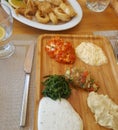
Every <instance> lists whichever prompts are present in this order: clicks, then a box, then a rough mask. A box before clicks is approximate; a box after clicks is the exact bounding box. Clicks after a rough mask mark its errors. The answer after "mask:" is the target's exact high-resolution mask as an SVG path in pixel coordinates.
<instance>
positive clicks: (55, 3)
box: [47, 0, 63, 6]
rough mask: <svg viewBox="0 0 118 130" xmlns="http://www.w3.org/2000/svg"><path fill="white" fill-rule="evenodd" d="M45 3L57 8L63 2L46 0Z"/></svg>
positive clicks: (61, 0) (60, 0)
mask: <svg viewBox="0 0 118 130" xmlns="http://www.w3.org/2000/svg"><path fill="white" fill-rule="evenodd" d="M47 1H48V2H50V3H51V4H53V5H56V6H59V5H60V4H61V3H62V2H63V0H47Z"/></svg>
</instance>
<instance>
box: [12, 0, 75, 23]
mask: <svg viewBox="0 0 118 130" xmlns="http://www.w3.org/2000/svg"><path fill="white" fill-rule="evenodd" d="M20 2H21V3H23V2H24V3H25V7H22V6H21V7H19V8H16V7H14V6H13V7H14V8H16V9H15V11H16V13H17V14H21V15H23V16H25V17H26V18H28V19H31V20H36V21H38V22H39V23H43V24H47V23H49V22H52V23H53V24H58V23H59V22H60V21H61V22H67V21H69V20H71V19H72V18H73V17H75V16H76V12H75V10H74V9H73V7H72V6H71V5H70V4H69V3H68V2H67V1H65V0H24V1H20ZM11 5H12V4H11Z"/></svg>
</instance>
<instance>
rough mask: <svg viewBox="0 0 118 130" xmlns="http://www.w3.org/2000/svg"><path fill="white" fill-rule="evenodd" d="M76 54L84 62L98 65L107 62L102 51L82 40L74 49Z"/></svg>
mask: <svg viewBox="0 0 118 130" xmlns="http://www.w3.org/2000/svg"><path fill="white" fill-rule="evenodd" d="M75 52H76V55H77V57H78V58H80V59H81V60H82V61H83V62H85V63H86V64H89V65H92V66H100V65H103V64H106V63H108V59H107V57H106V56H105V53H104V51H103V50H102V48H100V47H99V46H97V45H95V44H93V43H91V42H82V43H81V44H80V45H78V46H77V47H76V49H75Z"/></svg>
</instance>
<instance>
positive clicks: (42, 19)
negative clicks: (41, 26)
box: [35, 11, 50, 23]
mask: <svg viewBox="0 0 118 130" xmlns="http://www.w3.org/2000/svg"><path fill="white" fill-rule="evenodd" d="M35 16H36V19H37V21H38V22H40V23H47V22H49V20H50V19H49V16H48V15H47V14H43V15H42V14H41V12H40V11H37V12H36V14H35Z"/></svg>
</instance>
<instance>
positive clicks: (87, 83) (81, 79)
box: [65, 68, 99, 92]
mask: <svg viewBox="0 0 118 130" xmlns="http://www.w3.org/2000/svg"><path fill="white" fill-rule="evenodd" d="M65 77H66V79H68V80H69V83H70V84H71V86H72V87H74V88H76V89H77V88H82V89H83V90H85V91H88V92H91V91H97V90H98V89H99V86H98V85H97V83H96V82H95V80H94V79H93V77H92V76H91V74H90V72H89V71H87V70H84V69H77V68H69V69H67V70H66V72H65Z"/></svg>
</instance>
